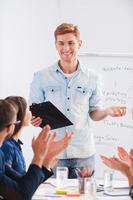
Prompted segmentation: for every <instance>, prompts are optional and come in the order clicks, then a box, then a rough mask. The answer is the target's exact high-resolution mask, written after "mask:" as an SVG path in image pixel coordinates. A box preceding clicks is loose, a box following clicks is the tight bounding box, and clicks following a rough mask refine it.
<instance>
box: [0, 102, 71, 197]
mask: <svg viewBox="0 0 133 200" xmlns="http://www.w3.org/2000/svg"><path fill="white" fill-rule="evenodd" d="M17 113H18V107H17V106H16V104H13V103H11V102H9V101H8V100H3V99H1V100H0V196H2V197H3V198H4V199H7V200H8V199H17V200H30V199H31V198H32V196H33V194H34V192H35V191H36V189H37V188H38V186H39V185H40V184H41V183H42V182H43V181H45V180H46V179H48V178H49V177H50V176H51V175H52V174H53V173H52V171H51V169H50V168H51V167H52V166H53V164H54V163H55V162H56V160H57V159H56V156H57V155H58V154H59V153H60V152H61V151H63V150H64V149H65V148H66V147H67V146H68V143H69V142H70V140H71V134H67V133H66V134H65V135H64V137H63V138H62V139H60V140H58V141H55V137H56V133H53V134H51V136H50V135H49V132H50V127H49V126H48V125H47V126H46V127H44V128H43V129H42V131H41V132H40V134H39V135H38V136H37V138H34V139H33V141H32V149H33V152H34V156H33V160H32V162H31V164H30V166H29V169H28V171H27V172H26V173H25V175H23V176H21V177H19V178H18V177H17V178H15V177H13V178H10V177H9V176H8V175H6V174H5V160H4V154H3V152H2V151H1V146H2V144H3V142H4V141H5V140H6V139H7V138H9V137H11V136H12V134H13V132H14V128H15V124H16V122H17Z"/></svg>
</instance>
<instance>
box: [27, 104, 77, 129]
mask: <svg viewBox="0 0 133 200" xmlns="http://www.w3.org/2000/svg"><path fill="white" fill-rule="evenodd" d="M30 111H31V112H32V115H33V116H35V117H41V118H42V123H41V124H40V127H41V128H43V127H44V126H45V125H46V124H49V125H50V127H51V129H57V128H62V127H65V126H70V125H73V123H72V122H71V121H70V120H69V119H68V118H67V117H66V116H65V115H64V114H63V113H62V112H61V111H60V110H59V109H58V108H57V107H56V106H55V105H54V104H52V103H51V102H50V101H46V102H43V103H38V104H37V103H33V104H32V105H31V106H30Z"/></svg>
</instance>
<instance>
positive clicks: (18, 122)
mask: <svg viewBox="0 0 133 200" xmlns="http://www.w3.org/2000/svg"><path fill="white" fill-rule="evenodd" d="M20 122H21V120H18V121H16V122H12V123H10V124H8V125H7V126H6V127H9V126H11V125H12V124H14V125H17V124H20Z"/></svg>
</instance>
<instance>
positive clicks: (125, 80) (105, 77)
mask: <svg viewBox="0 0 133 200" xmlns="http://www.w3.org/2000/svg"><path fill="white" fill-rule="evenodd" d="M79 60H80V61H81V62H82V64H83V65H86V67H89V68H91V69H93V70H95V71H96V72H98V73H100V74H101V75H102V81H103V97H104V98H103V102H104V103H103V105H104V107H108V106H119V105H121V106H126V107H127V114H126V116H124V117H115V118H114V117H113V118H112V117H107V118H106V119H104V120H102V121H98V122H92V123H91V127H92V131H93V134H94V139H95V144H96V176H97V177H98V178H101V177H103V171H104V169H107V167H105V166H104V164H102V162H101V159H100V157H99V155H100V154H103V155H106V156H113V155H116V148H117V146H123V147H125V148H126V149H127V150H129V149H130V148H133V56H132V55H118V54H116V55H115V54H101V55H100V54H87V53H83V54H80V55H79ZM115 177H116V178H118V179H122V178H123V176H122V175H121V174H120V173H118V172H115Z"/></svg>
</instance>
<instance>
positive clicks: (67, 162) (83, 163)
mask: <svg viewBox="0 0 133 200" xmlns="http://www.w3.org/2000/svg"><path fill="white" fill-rule="evenodd" d="M58 166H60V167H68V178H78V174H77V170H76V169H77V168H78V169H79V170H81V169H82V168H83V167H88V168H89V169H90V170H91V171H93V170H94V169H95V156H94V155H92V156H90V157H89V158H71V159H60V160H59V161H58V163H57V165H56V166H55V168H54V169H53V171H54V177H55V175H56V167H58Z"/></svg>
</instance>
